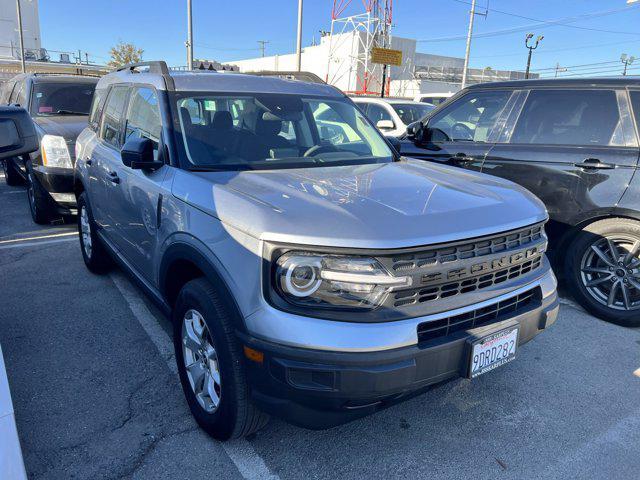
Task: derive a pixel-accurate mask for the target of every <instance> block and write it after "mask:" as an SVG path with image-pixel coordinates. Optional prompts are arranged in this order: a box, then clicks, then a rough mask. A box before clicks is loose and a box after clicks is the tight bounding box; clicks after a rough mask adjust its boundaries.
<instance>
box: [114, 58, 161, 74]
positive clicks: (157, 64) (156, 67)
mask: <svg viewBox="0 0 640 480" xmlns="http://www.w3.org/2000/svg"><path fill="white" fill-rule="evenodd" d="M139 67H149V72H151V73H160V74H162V75H168V74H169V68H168V67H167V64H166V62H163V61H162V60H155V61H152V62H137V63H128V64H127V65H122V66H121V67H118V68H116V72H122V71H123V70H129V71H131V72H133V71H134V70H135V69H136V68H139Z"/></svg>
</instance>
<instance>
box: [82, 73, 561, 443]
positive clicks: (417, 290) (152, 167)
mask: <svg viewBox="0 0 640 480" xmlns="http://www.w3.org/2000/svg"><path fill="white" fill-rule="evenodd" d="M327 108H331V109H332V110H333V111H334V112H335V120H333V121H335V122H337V121H338V119H340V121H341V122H342V123H343V125H344V129H345V130H347V129H348V130H350V131H353V132H354V133H355V134H356V135H357V139H353V140H352V139H348V141H347V140H345V139H344V138H343V139H342V142H341V143H332V142H333V138H331V137H330V138H323V130H322V128H321V127H319V126H318V124H317V123H316V121H315V116H316V115H317V114H321V113H322V112H324V111H325V110H326V109H327ZM77 148H78V159H77V162H76V167H75V174H76V187H75V188H76V195H77V197H78V209H79V214H78V228H79V232H80V246H81V251H82V256H83V259H84V261H85V264H86V265H87V267H88V268H89V269H90V270H91V271H94V272H103V271H105V269H107V268H108V266H109V262H110V261H111V259H115V260H116V261H117V262H118V263H119V264H120V265H122V266H123V267H124V268H125V269H127V270H128V271H129V272H130V273H131V274H132V275H133V276H134V277H135V278H136V279H137V280H138V281H139V283H140V285H142V286H143V287H144V289H145V290H146V291H147V292H148V293H149V295H150V296H151V298H153V299H154V300H155V301H156V302H157V303H158V305H159V306H160V307H161V308H162V309H163V311H165V312H167V313H168V314H169V315H170V316H171V319H172V322H173V335H174V345H175V355H176V361H177V366H178V370H179V374H180V380H181V383H182V387H183V390H184V393H185V396H186V399H187V402H188V404H189V407H190V409H191V412H192V413H193V415H194V417H195V418H196V420H197V421H198V423H199V424H200V425H201V426H202V427H203V428H204V429H205V430H206V431H207V432H209V433H210V434H211V435H212V436H214V437H215V438H218V439H223V440H224V439H228V438H232V437H239V436H245V435H248V434H250V433H251V432H254V431H256V430H257V429H259V428H260V427H261V426H262V425H264V423H265V422H266V420H267V418H268V417H267V414H272V415H277V416H280V417H283V418H285V419H287V420H289V421H291V422H293V423H295V424H297V425H301V426H305V427H309V428H326V427H330V426H333V425H336V424H340V423H343V422H346V421H349V420H352V419H354V418H358V417H360V416H362V415H366V414H368V413H372V412H374V411H376V410H378V409H380V408H384V407H385V406H387V405H389V404H391V403H393V402H397V401H399V400H401V399H403V398H407V396H408V395H410V394H412V393H416V392H419V391H421V390H424V389H425V388H426V387H428V386H429V385H431V384H434V383H437V382H441V381H443V380H446V379H448V378H453V377H458V376H468V377H470V378H471V377H476V376H477V375H479V374H482V373H485V372H487V371H489V370H491V369H493V368H495V367H497V366H499V365H502V364H504V363H506V362H508V361H510V360H511V359H513V354H514V352H515V351H516V349H518V348H520V347H519V345H522V344H523V343H525V342H527V341H529V340H531V339H532V338H533V337H535V336H536V335H537V334H539V333H541V332H542V331H543V330H545V329H546V328H548V327H549V326H550V325H551V324H552V323H554V321H555V320H556V316H557V313H558V298H557V293H556V280H555V277H554V275H553V272H552V271H551V268H550V266H549V263H548V261H547V259H546V257H545V254H544V251H545V248H546V243H547V240H546V236H545V233H544V223H545V221H546V218H547V214H546V212H545V209H544V206H543V205H542V203H541V202H540V201H539V200H538V199H537V198H535V197H534V196H533V195H531V194H530V193H529V192H527V191H526V190H525V189H523V188H522V187H520V186H518V185H516V184H514V183H512V182H509V181H506V180H502V179H497V178H494V177H490V176H487V175H482V174H479V173H474V172H463V171H461V170H458V169H455V168H451V167H447V166H438V165H434V164H429V163H426V162H422V161H416V160H406V159H401V158H400V157H399V156H398V155H397V154H396V153H395V152H394V151H393V150H392V149H391V148H390V146H389V143H388V142H387V141H386V140H385V139H384V137H383V136H382V135H381V134H380V133H379V132H378V131H377V130H376V129H375V128H374V126H373V124H372V123H371V122H369V121H368V120H367V119H366V118H365V117H364V115H363V114H362V112H361V111H360V110H359V109H358V108H356V107H355V105H354V103H353V102H352V101H351V100H350V99H349V98H347V97H345V96H344V95H343V94H342V93H341V92H339V91H338V90H336V89H335V88H332V87H329V86H327V85H323V84H317V83H305V82H299V81H296V82H291V81H286V80H280V79H274V78H262V77H259V76H253V75H240V74H225V73H210V72H206V73H200V72H169V70H168V69H167V67H166V65H165V64H164V62H148V63H142V64H136V65H131V66H127V67H123V68H121V69H119V70H118V71H117V72H114V73H111V74H108V75H106V76H105V77H104V78H102V79H101V80H100V82H99V83H98V86H97V89H96V95H95V100H94V103H93V107H92V111H91V122H90V123H89V126H88V127H87V128H86V129H85V130H84V131H83V132H82V133H81V134H80V136H79V137H78V142H77Z"/></svg>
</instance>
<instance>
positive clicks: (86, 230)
mask: <svg viewBox="0 0 640 480" xmlns="http://www.w3.org/2000/svg"><path fill="white" fill-rule="evenodd" d="M80 233H81V235H82V248H83V249H84V254H85V255H86V256H87V258H91V253H92V243H91V223H89V214H88V213H87V207H85V206H84V205H82V206H81V207H80Z"/></svg>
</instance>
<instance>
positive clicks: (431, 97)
mask: <svg viewBox="0 0 640 480" xmlns="http://www.w3.org/2000/svg"><path fill="white" fill-rule="evenodd" d="M452 96H453V92H447V93H421V94H419V95H416V96H415V97H414V99H413V100H414V101H415V102H422V103H430V104H431V105H435V106H436V107H437V106H438V105H440V104H442V103H444V102H446V101H447V100H449V99H450V98H451V97H452Z"/></svg>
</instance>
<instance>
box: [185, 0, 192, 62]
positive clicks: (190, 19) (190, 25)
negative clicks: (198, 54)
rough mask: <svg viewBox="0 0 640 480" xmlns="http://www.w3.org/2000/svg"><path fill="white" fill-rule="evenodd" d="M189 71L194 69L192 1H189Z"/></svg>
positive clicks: (187, 43)
mask: <svg viewBox="0 0 640 480" xmlns="http://www.w3.org/2000/svg"><path fill="white" fill-rule="evenodd" d="M186 46H187V70H191V69H192V68H193V21H192V16H191V0H187V42H186Z"/></svg>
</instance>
